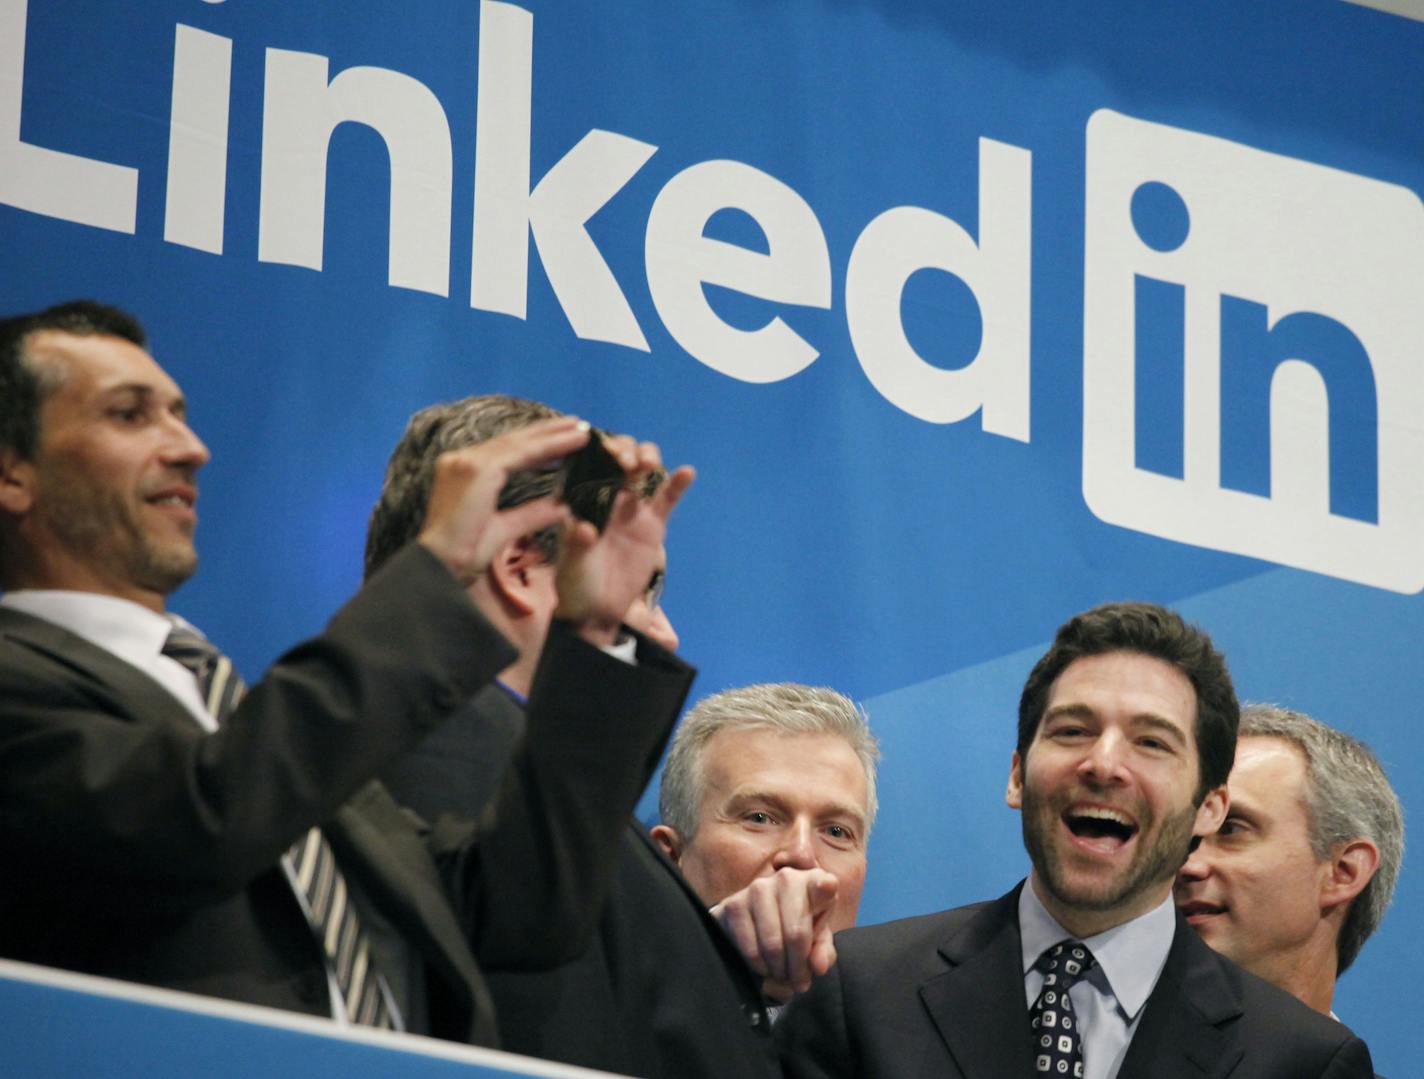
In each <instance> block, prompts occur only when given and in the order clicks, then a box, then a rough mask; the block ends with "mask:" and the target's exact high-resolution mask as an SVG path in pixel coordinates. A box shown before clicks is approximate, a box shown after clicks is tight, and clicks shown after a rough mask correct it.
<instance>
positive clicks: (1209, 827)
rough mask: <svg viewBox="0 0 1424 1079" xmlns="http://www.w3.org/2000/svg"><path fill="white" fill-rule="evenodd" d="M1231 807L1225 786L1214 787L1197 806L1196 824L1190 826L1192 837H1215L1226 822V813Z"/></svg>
mask: <svg viewBox="0 0 1424 1079" xmlns="http://www.w3.org/2000/svg"><path fill="white" fill-rule="evenodd" d="M1230 807H1231V800H1230V797H1229V796H1228V795H1227V793H1226V786H1225V785H1224V784H1223V785H1222V786H1220V787H1214V788H1212V789H1211V790H1209V791H1207V792H1206V797H1205V798H1203V799H1202V804H1201V805H1199V806H1197V819H1196V823H1195V824H1194V825H1192V835H1199V836H1208V835H1215V834H1216V833H1217V832H1218V831H1220V830H1221V825H1222V822H1223V821H1225V820H1226V811H1227V809H1229V808H1230Z"/></svg>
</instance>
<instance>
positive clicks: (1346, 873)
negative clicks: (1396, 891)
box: [1320, 836, 1380, 907]
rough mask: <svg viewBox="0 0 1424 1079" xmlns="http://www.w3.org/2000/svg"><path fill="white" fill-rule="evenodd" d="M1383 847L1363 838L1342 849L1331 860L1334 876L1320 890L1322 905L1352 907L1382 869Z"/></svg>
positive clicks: (1348, 843) (1331, 874) (1330, 874)
mask: <svg viewBox="0 0 1424 1079" xmlns="http://www.w3.org/2000/svg"><path fill="white" fill-rule="evenodd" d="M1379 859H1380V853H1379V847H1377V846H1375V844H1374V843H1373V842H1372V841H1371V840H1368V839H1366V838H1365V837H1364V836H1360V837H1358V838H1357V839H1351V840H1348V841H1347V842H1345V843H1343V844H1341V845H1340V847H1339V848H1337V849H1336V851H1335V853H1334V854H1333V855H1332V856H1331V858H1330V872H1329V873H1327V874H1326V877H1325V881H1324V883H1323V885H1322V886H1321V889H1320V905H1321V906H1322V907H1333V906H1337V905H1339V904H1341V903H1348V902H1350V901H1351V900H1352V899H1354V898H1355V897H1356V896H1357V895H1359V894H1360V893H1361V892H1362V891H1364V890H1365V885H1366V884H1368V883H1369V882H1370V881H1371V879H1373V877H1374V875H1375V870H1376V869H1378V868H1379Z"/></svg>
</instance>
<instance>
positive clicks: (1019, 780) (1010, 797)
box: [1004, 749, 1023, 809]
mask: <svg viewBox="0 0 1424 1079" xmlns="http://www.w3.org/2000/svg"><path fill="white" fill-rule="evenodd" d="M1004 801H1006V802H1008V803H1009V808H1010V809H1022V808H1023V760H1022V758H1020V757H1019V751H1018V750H1017V749H1016V750H1014V755H1013V757H1011V758H1010V759H1009V785H1008V787H1007V788H1005V790H1004Z"/></svg>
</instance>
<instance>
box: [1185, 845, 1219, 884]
mask: <svg viewBox="0 0 1424 1079" xmlns="http://www.w3.org/2000/svg"><path fill="white" fill-rule="evenodd" d="M1209 843H1210V837H1208V838H1207V839H1203V840H1202V841H1201V842H1200V843H1198V844H1197V846H1196V849H1195V850H1193V851H1192V853H1191V854H1189V855H1188V856H1187V860H1186V861H1185V862H1183V863H1182V868H1181V869H1179V870H1177V884H1178V885H1182V884H1195V883H1196V882H1197V881H1202V880H1206V878H1207V877H1208V876H1209V875H1210V873H1211V857H1210V847H1209Z"/></svg>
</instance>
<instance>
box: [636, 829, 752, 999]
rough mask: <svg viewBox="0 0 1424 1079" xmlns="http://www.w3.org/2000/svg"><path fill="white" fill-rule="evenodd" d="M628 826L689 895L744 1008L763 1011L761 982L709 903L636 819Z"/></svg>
mask: <svg viewBox="0 0 1424 1079" xmlns="http://www.w3.org/2000/svg"><path fill="white" fill-rule="evenodd" d="M628 826H629V828H631V829H632V830H633V833H634V835H636V836H637V839H638V842H639V843H640V844H641V845H642V846H643V848H644V850H645V851H646V852H647V854H648V856H649V857H651V858H652V859H653V861H655V862H656V863H657V864H658V865H660V866H661V867H662V868H663V870H664V871H666V873H667V875H668V876H669V877H670V878H671V879H672V880H673V882H674V884H675V885H676V886H677V888H678V889H679V890H680V891H681V892H682V893H683V895H684V896H686V898H687V901H688V903H690V904H691V905H692V907H693V909H695V910H696V911H697V915H698V917H699V918H701V919H702V921H703V923H704V925H705V927H706V929H707V939H708V940H710V941H712V942H713V944H714V945H715V946H716V948H717V950H718V952H720V953H721V955H722V961H723V964H724V965H725V966H726V968H727V973H728V974H729V975H730V976H731V977H732V979H733V980H734V981H735V982H736V984H737V989H738V990H739V991H740V993H741V996H742V1000H743V1003H744V1005H745V1006H746V1007H748V1008H757V1009H760V1008H764V1007H765V1005H764V1004H763V1001H762V994H761V979H760V978H758V977H757V975H756V974H755V973H754V972H753V971H752V968H751V967H749V966H747V961H746V960H745V959H744V958H742V953H741V952H740V951H738V950H737V948H736V946H735V945H734V944H733V943H732V941H731V938H730V937H728V936H727V934H726V931H725V930H724V929H723V928H722V925H721V923H720V922H718V921H717V919H716V918H713V917H712V915H711V914H710V913H708V910H707V904H706V903H704V902H703V901H702V898H701V897H700V896H699V895H698V894H697V892H696V891H695V890H693V887H692V885H690V884H689V883H687V878H686V877H684V876H683V875H682V871H681V870H680V869H678V868H677V866H675V865H674V864H673V863H672V859H670V858H669V857H668V856H667V855H666V854H664V853H663V851H662V848H661V847H659V846H658V845H657V842H656V841H655V840H654V839H653V837H652V836H650V835H649V834H648V831H647V829H646V828H644V827H643V825H642V823H641V822H640V821H638V820H637V818H634V819H633V820H632V821H630V822H629V825H628Z"/></svg>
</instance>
